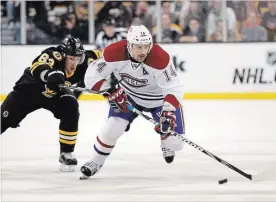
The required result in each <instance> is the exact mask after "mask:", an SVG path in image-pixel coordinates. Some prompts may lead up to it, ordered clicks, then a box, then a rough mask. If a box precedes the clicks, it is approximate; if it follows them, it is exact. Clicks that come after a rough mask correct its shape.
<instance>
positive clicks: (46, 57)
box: [38, 53, 55, 67]
mask: <svg viewBox="0 0 276 202" xmlns="http://www.w3.org/2000/svg"><path fill="white" fill-rule="evenodd" d="M38 62H41V63H45V64H47V65H49V66H50V67H53V65H54V64H55V61H54V59H53V58H50V57H49V55H48V54H47V53H43V54H42V55H41V56H40V57H39V59H38Z"/></svg>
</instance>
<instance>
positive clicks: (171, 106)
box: [155, 60, 183, 111]
mask: <svg viewBox="0 0 276 202" xmlns="http://www.w3.org/2000/svg"><path fill="white" fill-rule="evenodd" d="M155 78H156V83H157V85H158V86H159V87H160V88H161V89H162V92H163V95H164V106H163V109H164V110H169V111H171V110H173V111H174V110H175V109H176V108H177V107H179V106H180V104H181V102H182V99H183V85H182V84H181V82H180V79H179V76H178V75H177V73H176V69H175V66H174V64H173V62H172V61H171V60H170V62H169V64H168V65H167V67H166V68H164V69H162V70H157V71H156V74H155Z"/></svg>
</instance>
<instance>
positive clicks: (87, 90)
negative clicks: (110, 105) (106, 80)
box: [59, 79, 123, 94]
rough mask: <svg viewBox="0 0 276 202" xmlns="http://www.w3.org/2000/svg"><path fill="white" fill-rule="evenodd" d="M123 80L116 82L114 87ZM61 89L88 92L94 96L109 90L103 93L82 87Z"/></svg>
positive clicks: (62, 86) (64, 86)
mask: <svg viewBox="0 0 276 202" xmlns="http://www.w3.org/2000/svg"><path fill="white" fill-rule="evenodd" d="M122 80H123V79H121V80H119V81H116V83H114V84H112V85H116V84H119V83H121V81H122ZM59 87H60V88H64V89H70V90H76V91H82V92H88V93H93V94H102V93H104V92H106V91H107V90H108V89H105V90H101V91H93V90H91V89H88V88H82V87H78V86H66V85H59Z"/></svg>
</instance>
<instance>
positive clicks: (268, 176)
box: [128, 104, 276, 182]
mask: <svg viewBox="0 0 276 202" xmlns="http://www.w3.org/2000/svg"><path fill="white" fill-rule="evenodd" d="M128 109H129V110H130V111H132V112H134V113H136V114H138V115H140V116H142V117H143V118H145V119H146V120H148V121H150V122H152V123H153V124H155V125H156V124H158V123H157V122H156V121H155V120H154V119H152V118H151V117H149V116H147V115H146V114H144V113H143V112H141V111H139V110H138V109H136V108H134V107H133V106H131V105H129V104H128ZM173 135H174V136H178V138H180V139H181V140H182V141H183V142H185V143H187V144H188V145H190V146H192V147H194V148H195V149H197V150H199V151H201V152H202V153H204V154H206V155H207V156H209V157H211V158H213V159H215V160H216V161H218V162H219V163H221V164H223V165H225V166H227V167H228V168H230V169H231V170H234V171H236V172H237V173H239V174H240V175H242V176H244V177H246V178H247V179H249V180H251V181H255V182H258V181H263V180H266V179H271V178H272V177H275V176H276V170H267V171H264V172H261V173H258V174H256V175H251V174H248V173H246V172H244V171H242V170H241V169H239V168H237V167H236V166H234V165H232V164H231V163H228V162H227V161H225V160H223V159H221V158H220V157H218V156H216V155H214V154H213V153H211V152H209V151H207V150H206V149H203V148H202V147H201V146H199V145H197V144H196V143H194V142H192V141H191V140H189V139H187V138H186V137H183V136H181V135H179V134H177V133H175V132H173Z"/></svg>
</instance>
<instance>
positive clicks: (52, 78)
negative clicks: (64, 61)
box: [46, 70, 65, 93]
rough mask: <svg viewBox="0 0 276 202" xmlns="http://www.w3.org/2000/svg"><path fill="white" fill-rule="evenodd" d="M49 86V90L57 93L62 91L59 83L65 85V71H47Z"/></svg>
mask: <svg viewBox="0 0 276 202" xmlns="http://www.w3.org/2000/svg"><path fill="white" fill-rule="evenodd" d="M46 79H47V87H48V88H49V90H51V91H54V92H56V93H58V92H60V91H61V89H60V87H59V85H64V82H65V76H64V73H63V72H62V71H60V70H50V71H49V72H47V77H46Z"/></svg>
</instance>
